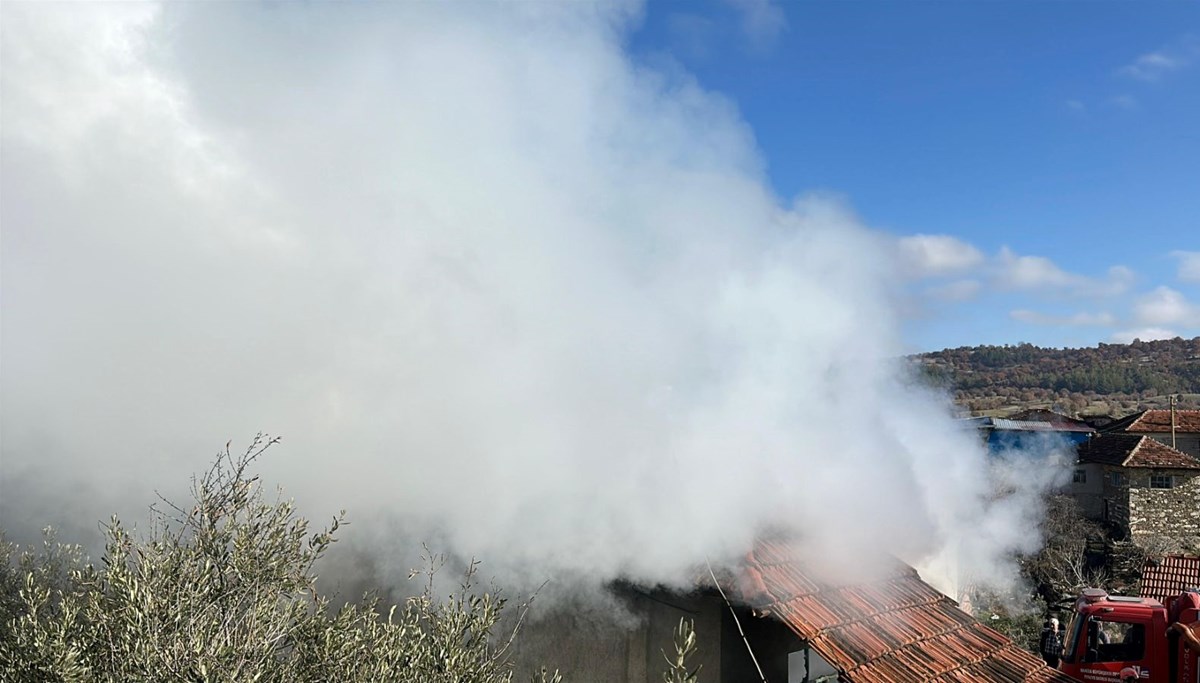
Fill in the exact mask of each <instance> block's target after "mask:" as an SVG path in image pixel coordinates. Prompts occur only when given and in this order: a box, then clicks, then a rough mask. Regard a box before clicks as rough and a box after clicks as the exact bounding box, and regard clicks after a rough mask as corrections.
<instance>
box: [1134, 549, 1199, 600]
mask: <svg viewBox="0 0 1200 683" xmlns="http://www.w3.org/2000/svg"><path fill="white" fill-rule="evenodd" d="M1187 588H1192V589H1195V588H1200V557H1189V556H1187V555H1167V556H1166V557H1164V558H1162V560H1161V561H1159V562H1157V563H1155V562H1153V561H1147V562H1146V566H1145V567H1144V568H1143V569H1142V597H1143V598H1154V599H1155V600H1158V601H1159V602H1161V603H1164V604H1165V603H1166V601H1167V598H1169V597H1171V596H1173V595H1179V594H1180V593H1181V592H1183V590H1184V589H1187Z"/></svg>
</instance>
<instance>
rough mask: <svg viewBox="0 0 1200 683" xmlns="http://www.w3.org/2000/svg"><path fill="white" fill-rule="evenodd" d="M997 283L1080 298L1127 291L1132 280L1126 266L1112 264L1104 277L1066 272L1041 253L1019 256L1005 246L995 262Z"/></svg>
mask: <svg viewBox="0 0 1200 683" xmlns="http://www.w3.org/2000/svg"><path fill="white" fill-rule="evenodd" d="M994 276H995V277H994V279H995V283H996V285H997V286H999V287H1001V288H1003V289H1010V290H1047V291H1051V292H1053V293H1058V294H1063V295H1069V296H1079V297H1110V296H1116V295H1118V294H1122V293H1124V292H1126V291H1128V289H1129V287H1130V286H1131V285H1132V284H1133V281H1134V279H1135V276H1134V273H1133V271H1132V270H1130V269H1129V268H1127V267H1125V266H1119V265H1118V266H1112V267H1110V268H1109V269H1108V271H1107V272H1106V273H1105V277H1103V278H1092V277H1087V276H1084V275H1079V274H1076V273H1069V272H1067V271H1065V270H1063V269H1062V268H1060V267H1059V266H1058V265H1057V264H1055V263H1054V262H1053V261H1051V260H1050V259H1048V258H1046V257H1044V256H1020V255H1018V254H1016V253H1014V252H1013V251H1012V250H1011V249H1009V248H1008V247H1004V248H1002V249H1001V250H1000V253H999V255H998V256H997V257H996V260H995V263H994Z"/></svg>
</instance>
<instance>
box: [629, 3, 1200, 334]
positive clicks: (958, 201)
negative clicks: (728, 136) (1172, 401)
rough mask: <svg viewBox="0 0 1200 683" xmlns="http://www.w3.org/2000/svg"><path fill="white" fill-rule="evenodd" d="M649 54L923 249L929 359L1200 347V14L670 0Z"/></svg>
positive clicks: (801, 180) (915, 314)
mask: <svg viewBox="0 0 1200 683" xmlns="http://www.w3.org/2000/svg"><path fill="white" fill-rule="evenodd" d="M630 48H631V50H632V51H633V52H634V53H635V54H636V55H637V58H638V59H640V60H644V61H645V62H646V63H649V64H653V65H655V66H662V65H663V64H668V65H671V64H673V65H675V66H676V67H677V68H679V69H680V70H682V71H686V72H688V73H690V74H692V75H693V76H694V77H695V78H696V79H697V81H699V83H700V84H701V85H702V86H704V87H705V88H708V89H711V90H714V91H716V92H719V93H721V94H723V95H724V96H726V97H728V98H729V99H730V100H731V101H732V103H733V104H734V105H735V106H736V107H737V108H738V109H739V110H740V112H741V114H742V115H743V117H744V118H745V119H746V121H747V122H748V124H749V126H750V127H751V128H752V129H753V134H754V135H755V137H756V139H757V141H758V144H759V146H760V148H761V150H762V153H763V155H764V156H765V158H766V163H767V169H766V172H767V174H768V176H769V180H770V183H771V185H772V186H773V188H774V189H775V191H776V192H777V193H778V194H779V196H780V197H781V198H784V199H785V200H786V199H787V198H790V197H792V196H796V195H801V194H804V193H808V192H813V191H820V192H830V193H834V194H837V195H840V196H842V197H844V198H845V200H846V201H847V202H848V203H849V204H850V205H851V206H852V207H853V208H854V210H855V211H857V212H858V213H859V215H860V216H862V218H863V219H864V220H865V221H866V222H867V223H868V224H870V225H872V226H873V227H876V228H878V229H881V230H885V231H887V232H891V233H894V234H896V235H898V236H905V237H908V238H909V239H910V242H909V244H908V246H909V247H911V248H913V249H914V250H915V251H914V252H913V254H914V261H915V263H914V272H913V274H912V279H911V281H910V282H909V283H908V284H907V286H908V287H909V288H910V291H911V293H912V301H913V303H912V310H911V311H909V316H908V318H909V321H908V323H907V330H906V334H907V339H908V341H909V343H910V344H912V345H913V347H914V348H919V349H934V348H941V347H943V346H957V345H973V344H979V343H993V344H1003V343H1017V342H1021V341H1029V342H1032V343H1035V344H1040V345H1048V346H1084V345H1095V344H1096V343H1098V342H1110V341H1128V340H1129V339H1131V338H1133V337H1134V336H1138V337H1140V338H1142V339H1149V338H1156V337H1164V336H1167V337H1169V336H1174V335H1181V336H1184V337H1191V336H1196V335H1200V3H1195V2H1139V3H1133V2H803V3H800V2H796V3H784V4H771V3H769V2H765V1H762V0H714V1H713V2H704V3H681V2H651V3H650V4H649V6H648V7H647V9H646V12H645V16H644V17H643V23H642V25H641V28H640V29H639V30H638V31H637V32H635V33H634V34H633V36H632V42H631V45H630ZM916 235H921V236H925V237H920V238H914V237H913V236H916Z"/></svg>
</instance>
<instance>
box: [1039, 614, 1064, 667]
mask: <svg viewBox="0 0 1200 683" xmlns="http://www.w3.org/2000/svg"><path fill="white" fill-rule="evenodd" d="M1062 648H1063V641H1062V631H1060V630H1059V629H1058V618H1057V617H1050V618H1049V619H1047V620H1046V623H1045V624H1044V625H1043V626H1042V637H1041V640H1039V641H1038V649H1039V650H1040V651H1041V653H1042V659H1044V660H1046V666H1048V667H1050V668H1052V669H1057V668H1058V660H1059V658H1060V657H1061V656H1062Z"/></svg>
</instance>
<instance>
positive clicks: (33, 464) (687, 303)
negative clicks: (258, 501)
mask: <svg viewBox="0 0 1200 683" xmlns="http://www.w3.org/2000/svg"><path fill="white" fill-rule="evenodd" d="M3 12H4V21H3V22H2V24H3V55H2V57H3V65H4V66H3V71H2V78H3V86H2V87H3V92H2V97H3V99H2V102H3V105H2V106H3V133H2V135H3V138H2V145H3V150H2V151H3V154H2V160H0V161H2V173H3V177H2V179H3V197H2V207H0V211H2V214H0V216H2V220H3V271H2V277H3V337H2V343H3V374H4V376H3V396H2V398H3V405H2V408H3V443H2V457H3V472H2V473H3V479H2V481H0V505H2V506H3V508H2V509H3V519H4V523H5V525H8V526H21V525H27V526H28V525H41V524H44V523H63V522H64V521H66V522H68V523H70V524H74V525H83V526H86V525H88V524H92V523H93V522H91V520H97V519H101V518H104V517H106V516H107V515H108V514H109V513H110V512H112V511H114V510H115V511H118V512H122V513H124V514H127V515H128V514H132V513H133V511H134V510H136V509H137V508H138V507H140V506H142V505H143V504H145V503H148V502H150V500H151V499H152V494H151V491H152V490H154V489H160V490H164V491H168V492H169V491H171V490H172V487H181V486H182V485H183V484H185V483H186V477H187V475H188V474H190V473H191V472H194V471H196V470H199V469H203V468H204V467H205V464H206V463H207V461H208V460H209V458H210V457H211V455H212V453H213V452H215V450H216V449H217V447H219V446H220V445H221V444H223V443H224V441H225V440H226V439H229V438H233V439H235V443H236V442H237V440H239V439H245V438H247V437H248V436H249V435H251V434H253V433H254V432H256V431H258V430H259V429H269V430H270V431H271V432H273V433H279V434H283V435H285V437H286V442H285V445H284V448H283V450H282V451H279V452H276V453H274V454H273V455H272V456H271V457H270V458H268V459H267V460H266V461H265V462H264V467H265V468H266V469H267V470H268V476H267V479H268V480H275V481H279V482H280V483H282V484H283V485H284V486H285V487H286V489H287V491H288V493H289V494H292V495H295V496H296V497H297V498H298V499H299V500H300V501H301V502H302V503H303V504H304V506H305V508H306V509H307V510H310V511H315V512H316V513H318V514H319V515H320V516H324V515H325V514H329V513H331V512H333V511H335V510H336V509H338V508H343V507H344V508H347V509H348V511H349V515H350V518H351V519H352V520H355V521H357V522H358V524H359V526H360V527H367V528H371V527H370V525H372V524H375V526H374V527H373V528H371V530H370V531H366V530H363V531H360V533H363V534H365V535H366V536H371V537H374V538H378V539H384V544H386V539H388V538H389V537H390V536H391V534H392V533H393V531H392V527H390V526H388V525H389V524H390V522H383V521H380V520H396V521H395V524H396V525H398V527H397V528H403V529H404V538H406V539H409V538H421V537H423V536H424V537H436V538H437V539H438V540H439V542H442V543H444V544H445V545H446V546H447V547H448V549H450V550H453V551H455V552H458V553H461V554H465V555H475V556H478V557H480V558H483V559H484V560H485V561H486V562H487V563H488V564H489V566H490V567H491V568H493V569H494V570H495V571H496V572H497V573H503V572H505V571H507V572H509V573H510V574H511V575H514V576H515V575H517V574H520V575H521V576H529V577H530V578H532V579H533V580H535V581H540V580H542V579H544V578H550V577H554V576H560V575H571V576H583V577H586V578H590V579H599V580H602V579H608V578H613V577H617V576H625V577H631V578H634V579H636V580H644V581H661V582H666V583H672V582H676V581H681V580H683V577H684V576H686V572H687V571H688V570H689V568H690V567H692V566H693V565H694V564H695V563H696V562H702V561H703V559H704V558H705V557H706V556H708V557H712V558H714V560H719V559H722V558H729V557H735V556H737V555H738V554H740V553H742V552H744V551H745V550H746V549H747V546H748V544H749V542H750V541H751V539H752V538H753V537H754V535H755V534H756V533H759V532H761V531H762V530H763V529H766V528H769V527H777V526H783V527H785V528H789V529H794V530H798V531H800V532H802V533H803V534H804V535H805V537H806V538H807V539H809V541H810V543H811V548H812V552H813V557H814V558H820V559H821V560H822V564H824V566H826V567H828V568H830V569H831V570H832V571H837V572H843V571H844V570H845V569H846V568H847V567H853V566H854V564H855V561H856V558H860V557H862V553H863V552H865V551H867V550H868V549H872V550H875V549H884V550H888V551H890V552H894V553H897V554H899V555H901V556H902V557H904V558H906V559H909V560H910V561H923V562H930V563H932V562H934V561H936V560H937V558H939V557H941V558H943V559H944V558H945V557H948V556H950V555H948V554H951V555H953V556H954V557H955V558H956V561H955V564H956V565H958V566H960V567H967V569H968V570H969V571H971V572H974V573H978V572H980V571H988V572H989V573H990V574H989V575H996V576H1002V575H1003V574H1004V569H1003V568H1004V567H1008V566H1009V565H1008V564H1007V560H1006V558H1007V554H1008V553H1009V552H1010V551H1011V550H1013V549H1014V548H1018V547H1021V546H1023V545H1027V543H1028V539H1029V537H1030V534H1031V529H1033V528H1034V526H1035V521H1036V506H1030V507H1028V508H1025V507H1023V506H1015V507H1014V506H1012V505H999V504H997V503H996V502H995V501H994V500H993V499H992V498H991V495H990V492H991V484H990V482H989V473H988V465H987V462H986V458H985V455H984V453H983V451H982V450H981V448H980V446H979V444H978V442H977V439H976V438H975V437H974V435H973V434H969V433H966V432H964V431H963V430H961V429H959V428H958V427H956V426H955V424H954V423H953V421H952V420H951V419H950V417H949V410H948V406H947V405H946V401H945V399H944V397H941V396H939V395H936V394H934V393H932V392H929V391H926V390H924V389H921V388H919V387H918V386H916V385H914V384H913V383H912V382H911V381H909V379H908V377H907V375H906V373H905V371H904V368H903V367H902V365H901V364H900V361H899V358H900V357H901V355H902V353H903V351H904V349H903V346H902V344H901V341H900V339H899V338H898V320H897V317H896V313H895V301H894V297H895V295H896V289H897V287H898V284H897V283H898V282H899V281H900V275H901V272H902V271H901V269H900V268H899V267H898V264H897V263H895V262H894V259H893V256H892V254H891V251H890V245H892V244H893V239H892V238H888V237H885V236H883V235H881V234H876V233H874V232H872V231H871V230H869V229H867V228H865V227H864V226H862V225H861V224H860V222H859V221H858V220H857V219H856V218H855V217H854V215H853V214H852V213H851V211H850V210H849V209H848V208H847V207H846V206H844V205H842V204H841V203H839V202H838V201H836V200H834V199H831V198H828V197H820V196H815V197H804V198H799V199H797V200H795V201H790V202H783V201H780V200H779V199H778V198H777V197H776V196H775V195H774V194H773V192H772V190H771V189H770V187H769V184H768V182H767V179H766V176H765V172H764V168H763V165H764V162H763V160H762V157H761V154H760V152H759V151H758V150H757V149H756V147H755V143H754V138H753V133H752V131H751V130H749V129H748V128H747V126H746V124H745V123H744V122H743V121H742V120H741V119H740V118H739V115H738V112H737V110H736V108H735V107H734V106H733V105H732V104H731V103H730V102H728V101H726V100H724V99H723V98H721V97H720V96H719V95H717V94H714V93H711V92H707V91H705V90H704V89H702V88H701V87H699V86H698V85H697V84H696V83H695V82H694V81H693V80H691V79H690V78H689V77H688V76H687V74H684V73H679V72H664V71H662V70H659V69H655V68H651V67H649V66H647V65H645V64H641V63H638V62H637V61H636V60H634V59H632V58H631V57H630V55H629V54H628V53H627V52H626V50H625V47H624V45H625V41H626V40H627V38H628V35H629V33H630V31H631V30H632V29H633V28H634V26H635V25H636V21H637V18H638V15H639V10H638V8H637V7H636V6H621V7H617V8H612V7H609V6H607V5H604V6H601V5H588V4H584V3H566V4H560V5H547V4H544V3H534V4H530V3H514V4H511V5H485V4H481V3H440V4H435V3H379V4H354V5H341V4H332V3H310V4H306V5H270V4H262V5H259V4H254V5H251V4H249V3H217V4H212V3H205V4H201V3H181V4H177V5H165V6H163V5H148V4H137V5H133V4H118V5H78V4H70V5H64V4H49V3H47V4H24V3H6V4H5V5H4V7H3ZM863 162H864V163H870V160H867V159H864V160H863ZM372 520H375V521H374V522H373V521H372ZM366 536H364V537H366ZM381 552H386V551H384V550H381ZM930 566H933V565H930ZM395 569H396V573H397V575H400V574H402V573H403V571H404V570H406V569H407V567H396V568H395Z"/></svg>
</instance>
